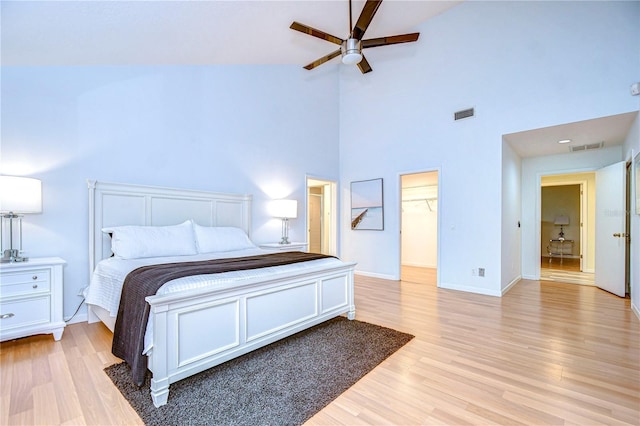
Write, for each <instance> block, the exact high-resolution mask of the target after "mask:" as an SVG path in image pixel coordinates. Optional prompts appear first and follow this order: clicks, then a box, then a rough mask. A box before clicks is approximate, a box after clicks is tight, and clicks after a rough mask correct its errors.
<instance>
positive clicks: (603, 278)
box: [595, 161, 626, 297]
mask: <svg viewBox="0 0 640 426" xmlns="http://www.w3.org/2000/svg"><path fill="white" fill-rule="evenodd" d="M625 168H626V165H625V162H624V161H621V162H619V163H615V164H612V165H610V166H607V167H603V168H602V169H600V170H597V171H596V265H595V267H596V268H595V269H596V270H595V281H596V285H597V286H598V287H600V288H601V289H603V290H606V291H608V292H610V293H613V294H616V295H618V296H620V297H624V296H625V283H624V261H625V260H624V259H625V257H624V256H625V233H624V232H625V217H626V213H625V193H626V192H625V184H626V183H625V182H626V181H625V172H626V170H625Z"/></svg>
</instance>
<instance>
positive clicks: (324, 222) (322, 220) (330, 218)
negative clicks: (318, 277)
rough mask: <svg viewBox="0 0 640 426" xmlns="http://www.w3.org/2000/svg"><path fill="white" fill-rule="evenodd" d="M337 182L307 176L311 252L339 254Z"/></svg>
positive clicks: (308, 227)
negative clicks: (336, 218)
mask: <svg viewBox="0 0 640 426" xmlns="http://www.w3.org/2000/svg"><path fill="white" fill-rule="evenodd" d="M336 204H337V199H336V182H335V181H330V180H323V179H317V178H310V177H307V242H308V244H309V249H308V250H309V252H311V253H322V254H327V255H332V256H336V255H337V243H336V240H337V238H336V234H337V224H336V221H335V220H334V218H335V217H337V215H336Z"/></svg>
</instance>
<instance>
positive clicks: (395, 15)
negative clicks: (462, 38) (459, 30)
mask: <svg viewBox="0 0 640 426" xmlns="http://www.w3.org/2000/svg"><path fill="white" fill-rule="evenodd" d="M459 3H460V1H400V0H385V1H384V2H383V3H382V5H381V6H380V10H379V11H378V13H377V16H376V17H375V25H373V26H372V27H371V29H370V30H369V31H368V32H367V36H368V37H382V36H385V35H388V34H402V33H405V32H408V31H410V30H411V29H412V28H414V27H415V26H416V25H418V24H421V23H422V22H424V21H426V20H428V19H429V18H431V17H433V16H435V15H438V14H440V13H442V12H444V11H446V10H447V9H449V8H451V7H454V6H456V5H457V4H459ZM363 5H364V2H363V1H354V2H353V10H354V14H356V15H358V14H359V13H360V11H361V10H362V7H363ZM0 7H1V12H2V14H1V18H2V22H1V24H2V25H1V27H0V28H1V40H2V56H1V60H2V64H3V65H36V66H38V65H41V66H45V65H132V64H133V65H135V64H144V65H147V64H148V65H158V64H168V65H173V64H176V65H189V64H298V65H304V64H305V63H307V62H309V60H313V59H316V58H317V57H320V56H322V55H324V54H326V45H325V43H326V42H323V41H322V40H315V39H313V38H312V37H307V38H305V37H299V34H296V33H295V32H293V31H291V30H290V29H289V25H290V24H291V22H292V21H294V20H299V21H301V22H305V23H307V24H308V25H310V26H314V27H322V28H323V29H324V30H325V31H327V32H330V33H339V34H342V33H343V32H344V31H345V29H346V28H347V26H348V1H347V0H332V1H327V0H318V1H315V0H305V1H244V0H235V1H221V0H213V1H56V0H53V1H11V0H3V1H2V2H0Z"/></svg>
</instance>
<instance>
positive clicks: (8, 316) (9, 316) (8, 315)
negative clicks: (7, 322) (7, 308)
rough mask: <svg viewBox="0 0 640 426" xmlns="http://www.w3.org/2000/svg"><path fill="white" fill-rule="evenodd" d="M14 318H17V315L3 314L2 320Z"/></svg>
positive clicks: (0, 316)
mask: <svg viewBox="0 0 640 426" xmlns="http://www.w3.org/2000/svg"><path fill="white" fill-rule="evenodd" d="M13 316H15V314H13V313H11V312H9V313H8V314H2V315H0V319H7V318H11V317H13Z"/></svg>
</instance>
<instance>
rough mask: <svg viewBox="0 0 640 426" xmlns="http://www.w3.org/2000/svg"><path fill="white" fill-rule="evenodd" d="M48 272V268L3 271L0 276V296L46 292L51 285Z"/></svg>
mask: <svg viewBox="0 0 640 426" xmlns="http://www.w3.org/2000/svg"><path fill="white" fill-rule="evenodd" d="M49 273H50V271H49V269H37V270H31V271H22V272H14V273H4V274H2V278H0V296H1V297H3V298H4V297H10V296H18V295H24V294H27V295H28V294H37V293H42V292H48V291H49V289H50V287H51V278H50V276H49Z"/></svg>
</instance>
